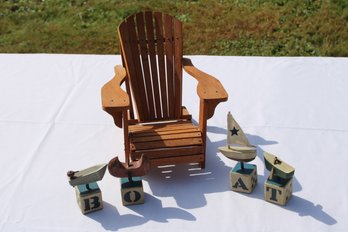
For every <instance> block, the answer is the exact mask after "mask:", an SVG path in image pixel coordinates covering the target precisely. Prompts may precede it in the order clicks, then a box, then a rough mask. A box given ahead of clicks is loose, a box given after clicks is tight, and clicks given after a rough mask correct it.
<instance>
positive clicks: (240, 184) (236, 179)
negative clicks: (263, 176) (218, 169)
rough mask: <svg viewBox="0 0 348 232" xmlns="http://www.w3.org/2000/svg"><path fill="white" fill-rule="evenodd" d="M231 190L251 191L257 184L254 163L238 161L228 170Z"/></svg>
mask: <svg viewBox="0 0 348 232" xmlns="http://www.w3.org/2000/svg"><path fill="white" fill-rule="evenodd" d="M230 184H231V190H233V191H236V192H243V193H251V192H252V191H253V190H254V188H255V186H256V184H257V168H256V165H254V164H244V168H243V169H242V165H241V163H240V162H238V163H237V165H236V166H235V167H234V168H233V169H232V170H231V172H230Z"/></svg>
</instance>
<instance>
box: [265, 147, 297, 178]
mask: <svg viewBox="0 0 348 232" xmlns="http://www.w3.org/2000/svg"><path fill="white" fill-rule="evenodd" d="M264 159H265V165H266V168H267V170H268V171H270V172H271V179H273V177H274V176H276V177H280V178H282V179H290V178H292V177H293V175H294V173H295V169H294V168H293V167H292V166H290V165H289V164H287V163H285V162H284V161H282V160H280V159H279V158H278V157H277V156H275V155H272V154H271V153H268V152H264Z"/></svg>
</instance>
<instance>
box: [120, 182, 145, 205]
mask: <svg viewBox="0 0 348 232" xmlns="http://www.w3.org/2000/svg"><path fill="white" fill-rule="evenodd" d="M121 195H122V204H123V205H124V206H127V205H137V204H143V203H144V190H143V182H142V180H141V178H140V177H133V178H132V181H129V179H128V178H121Z"/></svg>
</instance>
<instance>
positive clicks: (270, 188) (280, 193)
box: [264, 178, 292, 205]
mask: <svg viewBox="0 0 348 232" xmlns="http://www.w3.org/2000/svg"><path fill="white" fill-rule="evenodd" d="M264 191H265V194H264V195H265V200H266V201H269V202H272V203H275V204H278V205H286V203H287V202H288V201H289V200H290V198H291V196H292V178H290V179H289V180H284V179H278V180H271V179H269V178H268V179H267V180H266V181H265V187H264Z"/></svg>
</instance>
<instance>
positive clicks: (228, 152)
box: [219, 112, 256, 162]
mask: <svg viewBox="0 0 348 232" xmlns="http://www.w3.org/2000/svg"><path fill="white" fill-rule="evenodd" d="M227 130H228V131H227V146H226V147H219V151H220V152H221V153H222V154H223V155H224V156H226V157H227V158H229V159H232V160H236V161H240V162H249V161H251V160H253V159H255V157H256V147H255V146H253V145H251V144H250V143H249V141H248V139H247V137H246V136H245V134H244V132H243V130H242V128H241V127H240V126H239V125H238V123H237V122H236V120H234V118H233V117H232V114H231V112H228V114H227Z"/></svg>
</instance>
